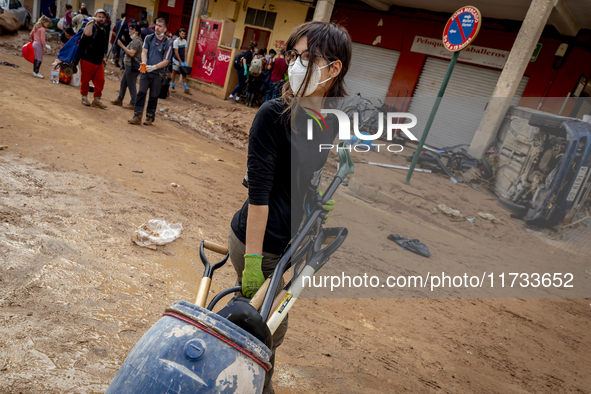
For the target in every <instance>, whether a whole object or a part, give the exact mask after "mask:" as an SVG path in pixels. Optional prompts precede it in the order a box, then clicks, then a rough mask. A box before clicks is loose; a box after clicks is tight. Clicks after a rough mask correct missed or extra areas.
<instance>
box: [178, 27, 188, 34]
mask: <svg viewBox="0 0 591 394" xmlns="http://www.w3.org/2000/svg"><path fill="white" fill-rule="evenodd" d="M182 32H185V33H186V32H187V29H185V28H184V27H181V28H180V29H179V34H181V33H182Z"/></svg>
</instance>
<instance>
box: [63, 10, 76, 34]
mask: <svg viewBox="0 0 591 394" xmlns="http://www.w3.org/2000/svg"><path fill="white" fill-rule="evenodd" d="M73 17H74V15H73V12H72V5H71V4H66V15H65V16H64V19H65V21H66V25H65V26H64V29H67V28H68V27H70V26H72V18H73Z"/></svg>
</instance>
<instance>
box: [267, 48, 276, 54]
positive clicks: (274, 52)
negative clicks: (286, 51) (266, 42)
mask: <svg viewBox="0 0 591 394" xmlns="http://www.w3.org/2000/svg"><path fill="white" fill-rule="evenodd" d="M269 55H277V52H276V51H275V49H270V50H269Z"/></svg>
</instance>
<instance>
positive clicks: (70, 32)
mask: <svg viewBox="0 0 591 394" xmlns="http://www.w3.org/2000/svg"><path fill="white" fill-rule="evenodd" d="M66 33H68V34H69V35H71V36H73V35H74V34H76V33H74V29H72V28H71V27H68V28H67V29H66Z"/></svg>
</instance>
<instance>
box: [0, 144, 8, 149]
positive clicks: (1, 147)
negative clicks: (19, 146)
mask: <svg viewBox="0 0 591 394" xmlns="http://www.w3.org/2000/svg"><path fill="white" fill-rule="evenodd" d="M4 149H8V145H0V150H4Z"/></svg>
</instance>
